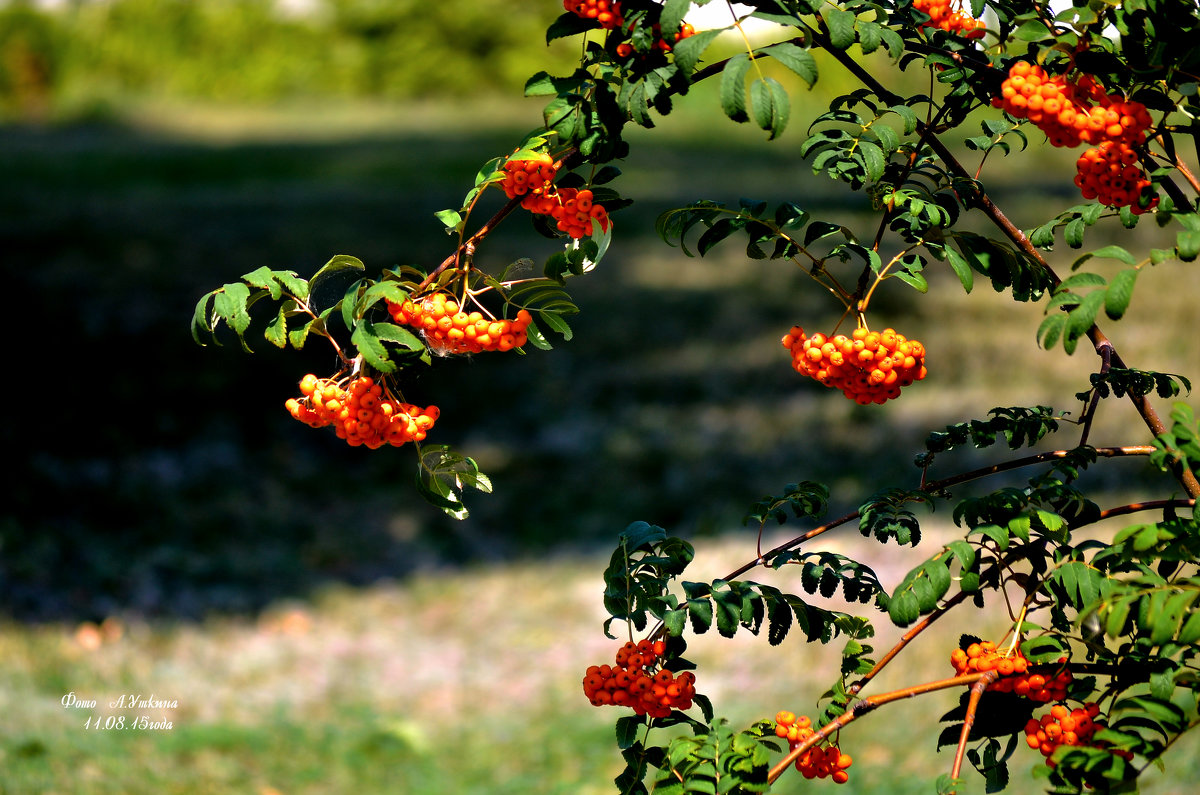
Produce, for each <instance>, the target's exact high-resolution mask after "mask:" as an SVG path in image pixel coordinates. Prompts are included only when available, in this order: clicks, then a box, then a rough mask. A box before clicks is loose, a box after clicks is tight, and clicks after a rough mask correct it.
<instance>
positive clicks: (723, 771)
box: [654, 719, 778, 795]
mask: <svg viewBox="0 0 1200 795" xmlns="http://www.w3.org/2000/svg"><path fill="white" fill-rule="evenodd" d="M770 728H771V726H770V725H769V724H756V725H755V726H754V727H752V728H750V729H748V730H743V731H739V732H734V731H733V730H732V729H731V728H729V726H728V721H726V720H724V719H719V720H717V721H715V722H714V723H713V724H712V725H711V726H709V727H707V730H706V731H698V732H697V734H695V735H694V736H691V737H678V738H676V739H675V740H673V741H671V744H670V746H668V748H667V751H666V756H665V758H664V759H663V760H662V764H660V765H658V767H659V768H660V770H659V772H658V773H657V774H656V776H655V787H654V792H655V793H658V794H659V795H682V793H687V792H707V793H717V792H720V793H730V795H740V793H752V792H766V791H767V789H768V785H767V771H768V770H769V769H770V766H771V752H772V751H777V750H778V746H777V745H776V744H775V743H774V742H772V740H773V739H774V736H773V735H768V734H767V730H768V729H770Z"/></svg>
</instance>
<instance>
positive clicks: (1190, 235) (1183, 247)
mask: <svg viewBox="0 0 1200 795" xmlns="http://www.w3.org/2000/svg"><path fill="white" fill-rule="evenodd" d="M1175 248H1176V250H1177V251H1178V252H1179V258H1180V259H1181V260H1183V261H1184V262H1191V261H1192V260H1194V259H1195V258H1196V257H1197V256H1200V231H1196V230H1190V229H1189V230H1184V231H1183V232H1180V233H1179V234H1178V235H1176V236H1175Z"/></svg>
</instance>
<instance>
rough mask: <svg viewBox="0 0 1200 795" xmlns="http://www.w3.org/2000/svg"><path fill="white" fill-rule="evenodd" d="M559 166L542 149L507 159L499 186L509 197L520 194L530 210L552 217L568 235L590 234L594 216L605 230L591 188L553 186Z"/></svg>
mask: <svg viewBox="0 0 1200 795" xmlns="http://www.w3.org/2000/svg"><path fill="white" fill-rule="evenodd" d="M558 166H559V164H558V163H555V162H554V159H553V158H552V157H550V155H548V154H546V153H544V152H543V153H540V154H538V155H537V157H534V158H530V159H527V160H509V161H508V162H507V163H505V164H504V167H503V169H502V171H503V172H504V176H503V179H502V180H501V182H500V187H502V188H503V189H504V195H505V196H507V197H508V198H510V199H515V198H516V197H518V196H521V197H523V198H522V199H521V206H522V207H524V208H525V209H526V210H529V211H530V212H531V213H535V214H537V215H549V216H550V217H552V218H553V219H554V220H555V221H556V222H557V226H558V228H559V230H561V231H563V232H566V233H567V235H569V236H570V237H573V238H576V239H578V238H581V237H583V236H584V235H590V234H591V233H592V221H593V220H594V221H595V222H596V223H597V224H598V225H599V226H600V228H601V229H602V230H604V231H606V232H607V231H608V225H609V220H608V213H607V211H605V209H604V207H602V206H601V205H599V204H596V203H595V202H593V201H592V192H591V191H590V190H587V189H586V188H585V189H583V190H580V189H578V188H558V187H555V185H554V177H555V175H556V174H557V173H558Z"/></svg>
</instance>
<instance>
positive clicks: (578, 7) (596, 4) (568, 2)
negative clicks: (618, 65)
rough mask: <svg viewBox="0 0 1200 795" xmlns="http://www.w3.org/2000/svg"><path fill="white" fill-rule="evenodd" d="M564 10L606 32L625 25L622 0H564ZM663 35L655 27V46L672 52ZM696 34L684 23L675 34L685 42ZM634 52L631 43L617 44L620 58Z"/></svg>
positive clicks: (659, 29) (677, 38) (658, 28)
mask: <svg viewBox="0 0 1200 795" xmlns="http://www.w3.org/2000/svg"><path fill="white" fill-rule="evenodd" d="M563 8H565V9H566V10H567V11H570V12H571V13H572V14H575V15H576V16H578V17H582V18H583V19H594V20H596V22H597V23H599V25H600V27H602V28H604V29H605V30H613V29H614V28H620V27H622V26H623V25H624V24H625V17H624V16H622V14H621V3H620V0H563ZM661 33H662V29H661V28H660V27H659V26H658V25H657V24H656V25H654V34H655V41H654V46H655V47H656V48H658V49H659V50H661V51H663V52H670V50H671V44H670V43H669V42H667V40H666V39H664V38H663V37H662V35H661ZM695 34H696V29H695V28H693V27H692V26H691V25H689V24H688V23H686V22H684V23H683V24H681V25H680V26H679V32H678V33H676V34H675V41H676V42H680V41H683V40H684V39H686V38H688V37H689V36H694V35H695ZM633 52H634V50H633V45H632V44H630V43H629V42H627V41H623V42H620V43H619V44H617V47H616V53H617V55H618V56H619V57H621V58H628V57H629V56H630V55H633Z"/></svg>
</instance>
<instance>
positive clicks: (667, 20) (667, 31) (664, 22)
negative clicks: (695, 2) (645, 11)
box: [658, 0, 692, 41]
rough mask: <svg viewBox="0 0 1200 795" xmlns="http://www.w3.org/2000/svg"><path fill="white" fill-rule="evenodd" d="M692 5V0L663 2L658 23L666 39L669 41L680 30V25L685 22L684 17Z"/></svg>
mask: <svg viewBox="0 0 1200 795" xmlns="http://www.w3.org/2000/svg"><path fill="white" fill-rule="evenodd" d="M691 5H692V4H691V0H666V2H665V3H663V7H662V13H661V14H660V15H659V18H658V24H659V26H660V28H661V29H662V36H663V38H664V39H667V40H668V41H669V40H671V39H672V38H673V37H674V36H675V34H676V33H678V32H679V25H680V23H681V22H683V17H684V15H685V14H687V12H688V9H689V8H691Z"/></svg>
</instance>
